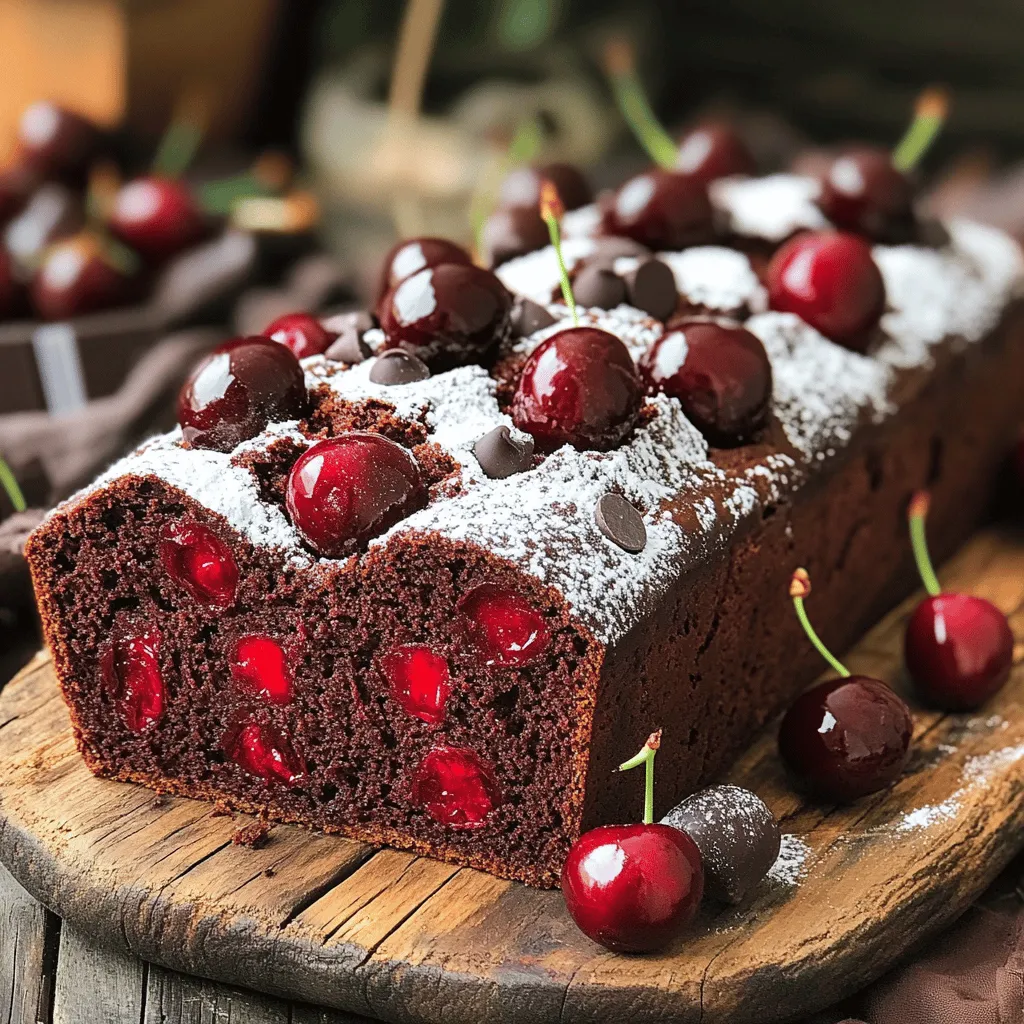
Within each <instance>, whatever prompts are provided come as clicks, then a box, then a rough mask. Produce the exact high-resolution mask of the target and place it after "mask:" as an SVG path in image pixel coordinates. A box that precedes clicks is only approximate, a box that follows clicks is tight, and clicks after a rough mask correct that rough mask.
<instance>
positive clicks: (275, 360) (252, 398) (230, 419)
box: [178, 338, 309, 452]
mask: <svg viewBox="0 0 1024 1024" xmlns="http://www.w3.org/2000/svg"><path fill="white" fill-rule="evenodd" d="M308 407H309V398H308V395H307V394H306V379H305V376H304V374H303V372H302V367H301V366H299V361H298V360H297V359H296V358H295V356H293V355H292V354H291V352H289V351H288V349H286V348H285V347H284V345H279V344H278V343H277V342H276V341H271V340H270V339H269V338H234V339H233V340H231V341H226V342H224V344H223V345H218V346H217V348H215V349H214V350H213V351H212V352H211V353H210V354H209V355H207V356H205V357H204V358H203V359H202V360H201V361H200V362H199V364H198V365H197V366H196V368H195V369H194V370H193V371H192V373H191V374H190V375H189V377H188V379H187V380H186V381H185V383H184V385H183V386H182V389H181V394H180V395H179V396H178V422H179V423H180V424H181V431H182V436H183V437H184V440H185V443H186V444H188V445H190V446H192V447H193V448H212V449H214V450H215V451H220V452H229V451H231V450H232V449H233V448H235V447H237V446H238V445H239V444H241V442H242V441H246V440H248V439H249V438H250V437H255V436H256V435H257V434H258V433H260V431H262V430H265V429H266V426H267V424H268V423H271V422H274V421H277V420H294V419H298V418H299V417H300V416H303V415H305V413H306V410H307V409H308Z"/></svg>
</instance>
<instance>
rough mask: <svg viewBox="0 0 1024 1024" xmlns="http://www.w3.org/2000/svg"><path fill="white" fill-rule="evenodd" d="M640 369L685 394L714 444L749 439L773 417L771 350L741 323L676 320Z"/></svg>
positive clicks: (654, 383)
mask: <svg viewBox="0 0 1024 1024" xmlns="http://www.w3.org/2000/svg"><path fill="white" fill-rule="evenodd" d="M640 370H641V372H642V373H643V375H644V377H645V379H646V380H647V383H648V385H649V386H650V387H651V388H652V389H653V390H654V391H660V392H663V393H664V394H666V395H669V396H670V397H672V398H678V399H679V402H680V404H681V405H682V407H683V411H684V412H685V413H686V415H687V417H688V418H689V419H690V421H691V422H692V423H693V424H694V426H696V427H697V429H698V430H699V431H700V432H701V433H702V434H703V435H704V436H705V437H706V438H707V439H708V441H709V442H710V443H711V444H713V445H717V446H719V447H732V446H734V445H738V444H744V443H745V442H747V441H749V440H750V439H751V438H752V437H753V436H754V435H755V434H756V433H757V431H758V430H760V429H761V427H763V426H764V424H765V422H766V420H767V418H768V411H769V408H770V406H771V399H772V366H771V363H770V361H769V359H768V353H767V352H765V350H764V345H762V344H761V341H760V339H759V338H757V337H755V336H754V335H753V334H751V333H750V331H748V330H745V329H744V328H742V327H740V326H739V324H729V323H721V322H718V321H715V320H698V319H686V320H680V321H677V322H674V323H673V324H672V325H671V329H670V330H668V331H666V332H665V333H664V334H663V335H662V336H661V337H660V338H658V340H657V341H656V342H655V343H654V344H653V345H652V346H651V347H650V348H649V349H648V350H647V351H646V352H645V353H644V355H643V357H642V358H641V360H640Z"/></svg>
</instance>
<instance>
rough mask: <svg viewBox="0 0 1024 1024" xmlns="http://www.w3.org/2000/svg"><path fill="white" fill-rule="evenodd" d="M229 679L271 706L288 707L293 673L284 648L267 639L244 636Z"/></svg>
mask: <svg viewBox="0 0 1024 1024" xmlns="http://www.w3.org/2000/svg"><path fill="white" fill-rule="evenodd" d="M231 678H232V679H233V680H234V682H235V685H236V686H237V687H238V689H239V690H241V691H242V692H244V693H249V694H252V695H253V696H256V697H261V698H263V699H264V700H267V701H270V703H271V704H288V703H289V702H290V701H291V699H292V673H291V669H289V668H288V657H287V655H286V654H285V653H284V648H283V647H282V646H281V645H280V644H279V643H278V642H277V641H276V640H273V639H271V638H270V637H269V636H262V635H260V634H258V633H257V634H253V635H251V636H243V637H242V638H241V639H240V640H239V641H238V643H237V644H236V645H235V652H234V655H233V657H232V659H231Z"/></svg>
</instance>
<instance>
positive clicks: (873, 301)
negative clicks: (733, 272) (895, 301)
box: [766, 231, 885, 352]
mask: <svg viewBox="0 0 1024 1024" xmlns="http://www.w3.org/2000/svg"><path fill="white" fill-rule="evenodd" d="M766 284H767V286H768V301H769V304H770V305H771V308H772V309H777V310H779V311H780V312H783V313H796V315H797V316H799V317H801V319H803V320H804V321H806V322H807V323H809V324H810V325H811V326H812V327H813V328H815V329H816V330H818V331H820V332H821V333H822V334H824V335H825V337H826V338H831V339H832V341H834V342H837V343H838V344H840V345H843V346H845V347H846V348H849V349H852V350H853V351H855V352H863V351H865V349H866V348H867V346H868V344H869V342H870V332H871V330H872V329H873V328H874V327H876V326H877V324H878V321H879V319H880V318H881V316H882V313H883V311H884V310H885V284H884V283H883V281H882V275H881V273H880V272H879V269H878V267H877V265H876V264H875V261H874V259H873V258H872V256H871V247H870V246H869V245H868V243H867V242H865V241H864V240H863V239H862V238H858V237H857V236H856V235H850V234H846V233H844V232H840V231H815V232H808V233H807V234H803V235H797V237H796V238H792V239H790V241H788V242H787V243H786V244H785V245H783V246H782V248H781V249H779V250H778V252H776V253H775V255H774V256H773V257H772V260H771V262H770V263H769V264H768V270H767V273H766Z"/></svg>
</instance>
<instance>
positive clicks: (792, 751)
mask: <svg viewBox="0 0 1024 1024" xmlns="http://www.w3.org/2000/svg"><path fill="white" fill-rule="evenodd" d="M913 731H914V719H913V717H912V716H911V714H910V708H908V707H907V705H906V704H905V703H904V702H903V701H902V700H901V699H900V698H899V696H897V694H895V693H894V692H893V691H892V690H891V689H890V688H889V687H888V686H886V685H885V683H883V682H882V681H881V680H879V679H872V678H871V677H869V676H849V677H848V678H844V679H828V680H826V681H825V682H823V683H819V684H818V685H817V686H814V687H812V688H811V689H810V690H807V691H806V692H805V693H802V694H801V695H800V696H799V697H797V699H796V701H795V702H794V703H793V705H792V707H790V709H789V710H788V711H787V712H786V714H785V716H784V717H783V719H782V725H781V726H780V728H779V753H780V754H781V755H782V760H783V761H784V762H785V764H786V766H787V768H789V770H790V771H791V772H792V773H793V775H794V776H795V777H796V779H797V781H798V782H799V783H800V785H801V786H802V787H803V788H804V789H806V790H807V791H808V792H810V793H811V794H812V795H814V796H817V797H820V798H822V799H824V800H834V801H839V802H846V801H850V800H856V799H858V798H859V797H862V796H867V795H868V794H869V793H877V792H878V791H879V790H882V789H886V788H887V787H889V786H891V785H892V784H893V783H894V782H895V781H896V780H897V779H898V778H899V777H900V774H901V773H902V771H903V768H904V766H905V765H906V763H907V759H908V758H909V757H910V739H911V736H912V734H913Z"/></svg>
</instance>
